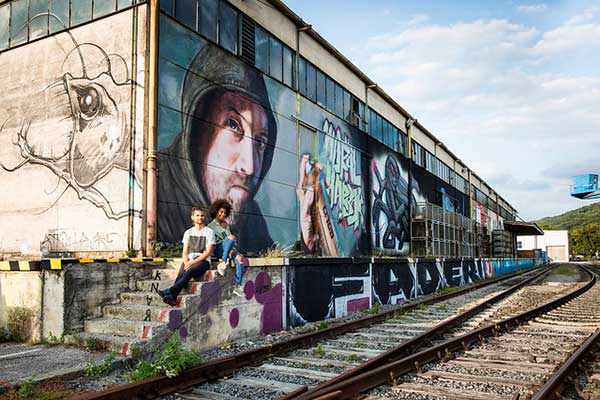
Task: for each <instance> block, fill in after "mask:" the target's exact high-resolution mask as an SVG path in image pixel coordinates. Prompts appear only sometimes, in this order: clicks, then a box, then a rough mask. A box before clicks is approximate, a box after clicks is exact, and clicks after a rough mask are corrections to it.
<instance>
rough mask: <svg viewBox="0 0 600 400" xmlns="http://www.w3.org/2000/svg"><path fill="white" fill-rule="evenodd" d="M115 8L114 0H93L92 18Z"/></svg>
mask: <svg viewBox="0 0 600 400" xmlns="http://www.w3.org/2000/svg"><path fill="white" fill-rule="evenodd" d="M116 9H117V4H116V2H115V0H103V1H98V0H96V1H94V18H98V17H101V16H103V15H106V14H108V13H111V12H113V11H115V10H116Z"/></svg>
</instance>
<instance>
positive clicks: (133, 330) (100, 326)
mask: <svg viewBox="0 0 600 400" xmlns="http://www.w3.org/2000/svg"><path fill="white" fill-rule="evenodd" d="M84 327H85V331H86V332H88V333H100V334H109V335H114V334H116V333H119V335H122V336H130V337H134V338H138V339H149V338H151V337H152V336H153V334H154V333H155V331H157V329H158V331H160V328H161V327H163V328H164V327H165V325H164V324H162V323H160V322H152V321H127V320H122V319H110V318H96V319H92V320H88V321H85V323H84Z"/></svg>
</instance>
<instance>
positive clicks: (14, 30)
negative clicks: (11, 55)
mask: <svg viewBox="0 0 600 400" xmlns="http://www.w3.org/2000/svg"><path fill="white" fill-rule="evenodd" d="M28 3H29V1H27V0H17V1H13V2H12V7H11V8H10V20H11V23H10V45H11V46H15V45H17V44H19V43H23V42H26V41H27V12H28V8H29V7H28V6H29V4H28Z"/></svg>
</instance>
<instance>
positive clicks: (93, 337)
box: [67, 332, 148, 357]
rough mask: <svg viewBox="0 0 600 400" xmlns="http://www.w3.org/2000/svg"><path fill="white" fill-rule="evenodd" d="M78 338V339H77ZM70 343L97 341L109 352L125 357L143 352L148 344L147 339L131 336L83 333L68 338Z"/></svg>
mask: <svg viewBox="0 0 600 400" xmlns="http://www.w3.org/2000/svg"><path fill="white" fill-rule="evenodd" d="M75 336H77V338H75ZM67 340H69V341H71V340H72V341H73V342H78V341H81V340H83V341H84V343H85V342H89V341H95V342H96V343H98V344H99V345H100V346H101V347H102V348H104V349H106V350H107V351H113V352H115V353H117V354H120V355H121V356H123V357H129V356H131V355H132V354H133V353H135V352H136V349H139V351H140V352H141V351H142V349H143V348H144V346H145V345H146V344H147V343H148V340H146V339H138V338H134V337H130V336H118V335H109V334H101V333H89V332H82V333H79V334H77V335H74V336H73V337H71V338H67Z"/></svg>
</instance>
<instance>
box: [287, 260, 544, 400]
mask: <svg viewBox="0 0 600 400" xmlns="http://www.w3.org/2000/svg"><path fill="white" fill-rule="evenodd" d="M549 271H550V270H545V271H542V272H540V273H538V274H535V275H534V276H532V277H530V278H527V279H525V280H523V281H521V282H519V283H517V284H516V285H513V286H511V287H510V288H508V289H506V290H504V291H502V292H501V293H498V294H497V295H495V296H494V297H492V298H490V299H488V300H486V301H485V302H483V303H480V304H478V305H476V306H473V307H471V308H469V309H468V310H466V311H464V312H462V313H460V314H457V315H456V316H454V317H452V318H450V319H448V320H446V321H444V322H441V323H439V324H438V325H436V326H434V327H433V328H431V329H428V330H427V331H425V332H423V333H421V334H419V335H417V336H415V337H413V338H411V339H409V340H407V341H405V342H403V343H402V344H401V345H399V346H397V347H394V348H392V349H390V350H387V351H386V352H384V353H381V354H380V355H378V356H376V357H373V358H371V359H369V360H367V361H365V362H364V363H362V364H360V365H358V366H356V367H354V368H352V369H350V370H348V371H346V372H344V373H342V374H340V375H338V376H336V377H335V378H332V379H330V380H328V381H326V382H323V383H321V384H319V385H317V386H315V387H313V388H312V389H308V388H307V387H303V388H300V389H298V390H297V391H294V392H292V393H288V394H287V395H284V396H282V397H280V398H279V400H291V399H294V400H296V399H297V400H301V399H308V398H310V396H312V395H313V394H314V393H318V392H321V391H322V390H323V389H325V388H327V387H329V386H332V385H335V384H336V383H338V382H342V381H345V380H347V379H350V378H352V377H353V376H357V375H360V374H362V373H364V372H366V371H369V370H372V369H375V368H377V367H380V366H382V365H385V364H389V363H391V362H393V361H396V360H399V359H400V358H402V357H406V356H408V355H409V354H410V353H411V352H412V351H414V350H416V349H417V348H419V347H422V346H423V345H424V344H425V343H426V342H428V341H431V340H432V339H434V338H435V337H438V336H441V335H443V334H445V333H447V332H448V331H450V330H452V329H453V328H455V327H456V326H457V325H460V324H461V323H463V322H464V321H466V320H468V319H469V318H471V317H472V316H473V315H476V314H477V313H479V312H481V311H482V310H484V309H486V308H487V307H489V306H491V305H492V304H494V303H496V302H498V301H500V300H502V299H504V298H505V297H507V296H509V295H511V294H513V293H514V292H516V291H517V290H519V289H521V288H522V287H523V286H525V285H528V284H529V283H531V282H533V281H534V280H536V279H539V278H540V277H541V276H543V275H544V274H547V273H548V272H549ZM302 389H303V390H302Z"/></svg>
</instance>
